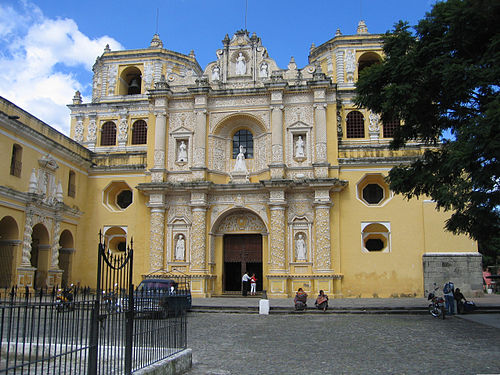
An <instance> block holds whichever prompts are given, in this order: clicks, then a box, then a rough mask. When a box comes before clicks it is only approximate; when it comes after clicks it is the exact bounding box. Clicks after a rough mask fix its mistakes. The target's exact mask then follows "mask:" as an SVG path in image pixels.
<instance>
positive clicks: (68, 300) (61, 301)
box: [56, 289, 75, 312]
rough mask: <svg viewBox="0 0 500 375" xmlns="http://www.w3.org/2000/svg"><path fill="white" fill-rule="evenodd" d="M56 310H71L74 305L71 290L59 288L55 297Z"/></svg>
mask: <svg viewBox="0 0 500 375" xmlns="http://www.w3.org/2000/svg"><path fill="white" fill-rule="evenodd" d="M56 302H57V305H56V310H57V312H64V311H73V310H74V309H75V305H74V303H73V291H72V290H71V289H64V290H63V289H59V290H58V291H57V297H56Z"/></svg>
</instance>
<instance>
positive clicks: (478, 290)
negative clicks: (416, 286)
mask: <svg viewBox="0 0 500 375" xmlns="http://www.w3.org/2000/svg"><path fill="white" fill-rule="evenodd" d="M481 259H482V258H481V254H479V253H425V254H424V255H423V257H422V260H423V267H424V290H427V291H430V290H432V289H434V286H433V284H434V283H436V284H437V286H439V293H440V294H442V288H443V286H444V284H445V283H446V282H448V281H452V282H453V283H454V284H455V288H460V290H461V291H462V293H463V294H464V295H465V296H466V297H478V296H481V295H483V281H482V280H483V279H482V268H481Z"/></svg>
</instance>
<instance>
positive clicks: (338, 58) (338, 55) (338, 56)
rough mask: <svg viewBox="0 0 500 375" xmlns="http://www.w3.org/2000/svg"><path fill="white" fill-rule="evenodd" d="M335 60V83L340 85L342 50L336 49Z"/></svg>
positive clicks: (341, 77)
mask: <svg viewBox="0 0 500 375" xmlns="http://www.w3.org/2000/svg"><path fill="white" fill-rule="evenodd" d="M335 62H336V65H337V74H336V76H337V84H338V85H342V84H343V83H344V51H337V53H336V54H335Z"/></svg>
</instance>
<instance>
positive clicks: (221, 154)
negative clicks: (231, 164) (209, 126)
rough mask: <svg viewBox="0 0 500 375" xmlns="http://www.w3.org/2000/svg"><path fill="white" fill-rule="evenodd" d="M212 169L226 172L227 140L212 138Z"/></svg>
mask: <svg viewBox="0 0 500 375" xmlns="http://www.w3.org/2000/svg"><path fill="white" fill-rule="evenodd" d="M211 142H212V168H213V169H214V170H216V171H221V172H222V171H225V170H226V152H225V151H226V144H227V142H228V141H227V140H225V139H222V138H219V137H212V138H211Z"/></svg>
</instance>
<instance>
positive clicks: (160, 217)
mask: <svg viewBox="0 0 500 375" xmlns="http://www.w3.org/2000/svg"><path fill="white" fill-rule="evenodd" d="M164 236H165V211H164V210H163V209H157V208H152V209H151V232H150V239H149V241H150V249H149V264H150V266H149V268H150V270H151V271H156V270H161V269H163V252H164V240H163V239H164Z"/></svg>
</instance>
